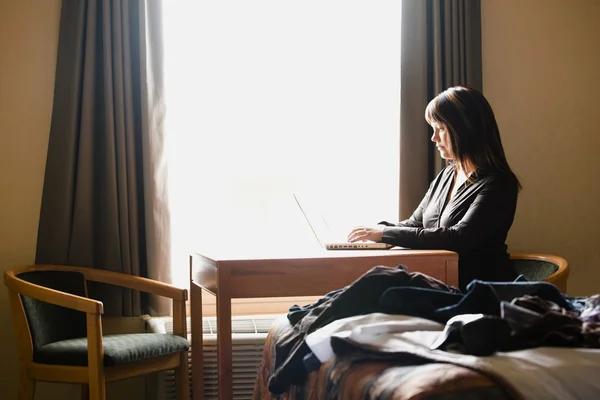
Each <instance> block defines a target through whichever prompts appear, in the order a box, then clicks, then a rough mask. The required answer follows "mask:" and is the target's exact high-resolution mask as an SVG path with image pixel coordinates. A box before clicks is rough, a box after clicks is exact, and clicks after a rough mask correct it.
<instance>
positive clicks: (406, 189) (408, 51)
mask: <svg viewBox="0 0 600 400" xmlns="http://www.w3.org/2000/svg"><path fill="white" fill-rule="evenodd" d="M401 45H402V50H401V78H400V210H399V211H400V218H401V219H405V218H408V217H409V216H410V215H411V213H412V212H413V211H414V209H415V208H416V207H417V206H418V204H419V202H420V201H421V199H422V197H423V195H424V194H425V192H426V191H427V188H428V186H429V183H430V182H431V181H432V179H433V178H434V177H435V175H436V174H437V173H438V172H439V171H440V170H441V169H442V168H443V167H444V165H445V164H444V161H443V160H442V159H441V158H440V156H439V154H438V153H437V151H436V149H435V146H434V145H433V144H432V142H431V141H430V136H431V134H432V132H431V129H430V128H429V126H428V125H427V123H426V122H425V118H424V114H425V107H427V104H428V103H429V101H430V100H431V99H433V98H434V97H435V96H436V95H437V94H438V93H440V92H442V91H443V90H444V89H446V88H448V87H450V86H454V85H459V84H466V85H470V86H472V87H474V88H476V89H479V90H482V75H481V68H482V67H481V5H480V0H402V44H401Z"/></svg>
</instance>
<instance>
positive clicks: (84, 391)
mask: <svg viewBox="0 0 600 400" xmlns="http://www.w3.org/2000/svg"><path fill="white" fill-rule="evenodd" d="M81 400H90V387H89V386H88V385H87V384H83V385H81Z"/></svg>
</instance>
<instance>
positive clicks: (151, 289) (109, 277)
mask: <svg viewBox="0 0 600 400" xmlns="http://www.w3.org/2000/svg"><path fill="white" fill-rule="evenodd" d="M81 270H82V272H83V274H84V276H85V278H86V279H87V280H90V281H94V282H102V283H108V284H111V285H116V286H121V287H126V288H129V289H133V290H139V291H141V292H146V293H152V294H155V295H158V296H162V297H168V298H171V299H173V300H182V301H187V290H186V289H181V288H178V287H177V286H173V285H170V284H168V283H163V282H159V281H155V280H152V279H148V278H142V277H139V276H133V275H127V274H122V273H119V272H113V271H106V270H101V269H92V268H81Z"/></svg>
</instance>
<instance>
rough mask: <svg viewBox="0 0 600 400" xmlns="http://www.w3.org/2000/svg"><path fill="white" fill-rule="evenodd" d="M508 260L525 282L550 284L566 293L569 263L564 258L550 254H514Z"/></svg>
mask: <svg viewBox="0 0 600 400" xmlns="http://www.w3.org/2000/svg"><path fill="white" fill-rule="evenodd" d="M510 259H511V262H512V264H513V266H514V268H515V269H516V270H517V273H519V274H523V275H524V276H525V278H527V280H530V281H545V282H550V283H552V284H554V285H555V286H556V287H558V289H559V290H560V292H561V293H566V292H567V279H568V278H569V263H567V260H565V259H564V258H562V257H559V256H554V255H551V254H534V253H515V254H511V255H510Z"/></svg>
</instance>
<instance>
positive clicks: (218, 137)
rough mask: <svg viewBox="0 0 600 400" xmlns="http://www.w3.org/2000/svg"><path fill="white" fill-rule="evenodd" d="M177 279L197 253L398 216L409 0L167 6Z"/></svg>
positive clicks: (260, 0)
mask: <svg viewBox="0 0 600 400" xmlns="http://www.w3.org/2000/svg"><path fill="white" fill-rule="evenodd" d="M163 8H164V16H165V18H164V32H165V71H166V82H165V84H166V96H167V97H166V102H167V120H166V129H167V135H168V136H167V137H168V139H167V147H168V155H169V163H170V165H169V181H170V188H169V190H170V197H171V207H172V234H173V257H174V265H175V266H176V267H177V268H179V266H181V268H182V270H181V273H178V272H176V275H177V276H175V283H176V284H182V285H185V284H187V255H188V254H189V252H190V251H193V250H197V249H201V248H210V247H211V246H215V245H222V244H227V245H228V246H236V247H240V246H242V247H243V246H245V245H251V246H253V247H256V246H267V243H268V246H288V247H293V248H299V247H306V246H312V247H314V246H316V245H317V242H316V240H315V239H314V237H313V236H312V234H311V232H310V229H309V227H308V225H307V224H306V222H305V221H304V219H303V216H302V214H301V213H300V211H299V209H298V208H297V206H296V204H295V203H294V199H293V197H292V194H293V193H295V192H301V193H303V194H304V195H305V196H306V197H309V198H310V199H311V200H310V201H311V202H312V203H313V204H318V206H319V207H320V208H321V210H322V211H323V213H324V214H325V215H326V216H327V218H328V219H329V221H332V222H331V225H332V226H333V229H334V230H336V231H338V232H340V233H342V232H343V234H344V235H345V234H346V233H347V229H348V228H349V227H351V226H352V225H358V224H373V223H376V222H378V221H380V220H382V219H387V220H396V219H397V218H398V157H399V134H398V131H399V109H400V105H399V101H400V100H399V99H400V87H399V86H400V18H401V7H400V1H399V0H395V1H392V0H388V1H378V2H373V1H368V0H360V1H357V0H354V1H352V0H350V1H341V0H334V1H327V0H308V1H285V0H284V1H282V0H251V1H248V0H220V1H169V2H164V3H163Z"/></svg>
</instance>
